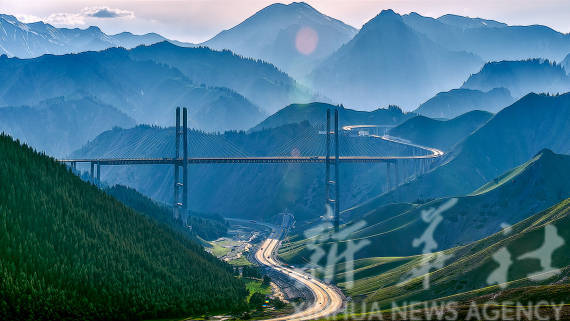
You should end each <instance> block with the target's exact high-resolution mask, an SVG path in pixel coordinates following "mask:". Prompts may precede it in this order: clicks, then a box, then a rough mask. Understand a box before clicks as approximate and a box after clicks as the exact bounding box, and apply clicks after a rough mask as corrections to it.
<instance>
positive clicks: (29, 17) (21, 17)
mask: <svg viewBox="0 0 570 321" xmlns="http://www.w3.org/2000/svg"><path fill="white" fill-rule="evenodd" d="M15 16H16V18H17V19H18V20H19V21H21V22H23V23H31V22H38V21H42V18H40V17H37V16H34V15H31V14H16V15H15Z"/></svg>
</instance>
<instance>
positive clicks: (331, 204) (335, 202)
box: [325, 109, 340, 232]
mask: <svg viewBox="0 0 570 321" xmlns="http://www.w3.org/2000/svg"><path fill="white" fill-rule="evenodd" d="M338 128H339V127H338V109H335V111H334V146H335V147H334V153H335V154H334V162H331V150H330V148H331V147H330V145H331V137H330V135H331V112H330V109H327V133H326V134H327V138H326V157H325V166H326V168H325V171H326V172H325V194H326V195H325V196H326V203H325V204H326V205H327V206H326V207H327V209H328V208H330V209H332V210H333V211H334V212H333V225H334V230H335V231H336V232H338V231H339V229H340V184H339V172H340V168H339V167H340V161H339V141H338V137H339V136H338V135H339V130H338ZM331 164H334V180H331V178H330V166H331ZM331 185H334V187H335V192H334V199H333V198H331V192H330V186H331Z"/></svg>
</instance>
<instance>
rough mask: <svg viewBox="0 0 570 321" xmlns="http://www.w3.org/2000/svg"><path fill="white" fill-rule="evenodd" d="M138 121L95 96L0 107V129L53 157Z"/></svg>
mask: <svg viewBox="0 0 570 321" xmlns="http://www.w3.org/2000/svg"><path fill="white" fill-rule="evenodd" d="M134 125H135V121H134V120H133V119H132V118H130V117H129V116H127V115H125V114H124V113H122V112H120V111H119V110H117V109H116V108H114V107H113V106H109V105H106V104H103V103H101V102H100V101H98V100H97V99H95V98H93V97H82V98H77V99H65V98H63V97H60V98H52V99H49V100H45V101H42V102H40V103H39V104H37V105H33V106H17V107H0V132H4V133H6V134H9V135H10V136H12V137H17V138H18V139H19V140H20V141H21V142H22V143H26V144H27V145H29V146H31V147H33V148H35V149H36V150H38V151H43V152H45V153H47V154H48V155H51V156H54V157H65V156H67V155H69V153H71V152H72V151H74V150H76V149H78V148H80V147H81V146H83V145H84V144H86V143H87V142H88V141H89V140H92V139H94V138H95V137H97V135H99V134H100V133H102V132H104V131H106V130H109V129H112V128H113V127H122V128H130V127H133V126H134Z"/></svg>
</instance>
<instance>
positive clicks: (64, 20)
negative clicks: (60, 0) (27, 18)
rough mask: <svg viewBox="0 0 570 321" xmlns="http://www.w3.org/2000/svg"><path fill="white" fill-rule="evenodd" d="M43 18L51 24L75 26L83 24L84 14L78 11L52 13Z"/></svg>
mask: <svg viewBox="0 0 570 321" xmlns="http://www.w3.org/2000/svg"><path fill="white" fill-rule="evenodd" d="M44 20H45V22H47V23H49V24H52V25H64V26H76V25H84V24H85V16H83V15H81V14H79V13H64V12H62V13H52V14H50V15H49V16H48V17H46V18H45V19H44Z"/></svg>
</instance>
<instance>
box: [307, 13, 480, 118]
mask: <svg viewBox="0 0 570 321" xmlns="http://www.w3.org/2000/svg"><path fill="white" fill-rule="evenodd" d="M481 65H482V62H481V60H480V59H479V58H478V57H476V56H475V55H473V54H470V53H466V52H453V51H449V50H447V49H445V48H443V47H442V46H440V45H438V44H436V43H434V42H433V41H431V40H430V39H429V38H428V37H427V36H425V35H423V34H421V33H419V32H417V31H415V30H413V29H412V28H410V27H409V26H407V25H406V24H405V23H404V21H403V20H402V17H401V16H400V15H398V14H396V13H394V11H392V10H385V11H382V12H381V13H380V14H379V15H378V16H376V17H375V18H374V19H372V20H370V21H369V22H367V23H366V24H365V25H364V26H363V27H362V29H361V30H360V32H359V33H358V34H357V35H356V36H355V37H354V38H353V39H352V40H351V41H349V42H348V43H347V44H345V45H343V46H342V47H341V48H340V49H339V50H337V51H336V52H335V53H333V54H332V55H331V56H330V57H328V58H327V59H326V60H325V61H323V62H322V63H321V64H320V65H319V66H318V67H316V68H315V70H314V71H313V73H312V74H311V76H310V78H311V80H312V85H313V87H314V89H315V90H318V91H319V92H321V93H323V94H324V95H326V96H327V97H330V98H331V99H333V101H335V102H337V103H343V104H346V105H350V106H355V107H361V108H364V109H368V110H370V109H372V108H374V107H376V106H382V105H387V104H395V105H398V106H402V107H403V108H405V109H410V108H412V107H414V108H415V107H416V106H418V105H419V104H420V103H421V102H423V101H425V100H427V99H428V98H430V97H432V96H433V95H435V94H436V93H438V92H440V91H443V90H449V89H451V88H457V87H458V86H459V85H460V84H461V82H462V81H464V80H465V79H466V78H467V77H468V76H469V74H471V73H473V72H476V71H477V70H478V69H479V68H480V66H481ZM410 88H413V90H411V91H410Z"/></svg>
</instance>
